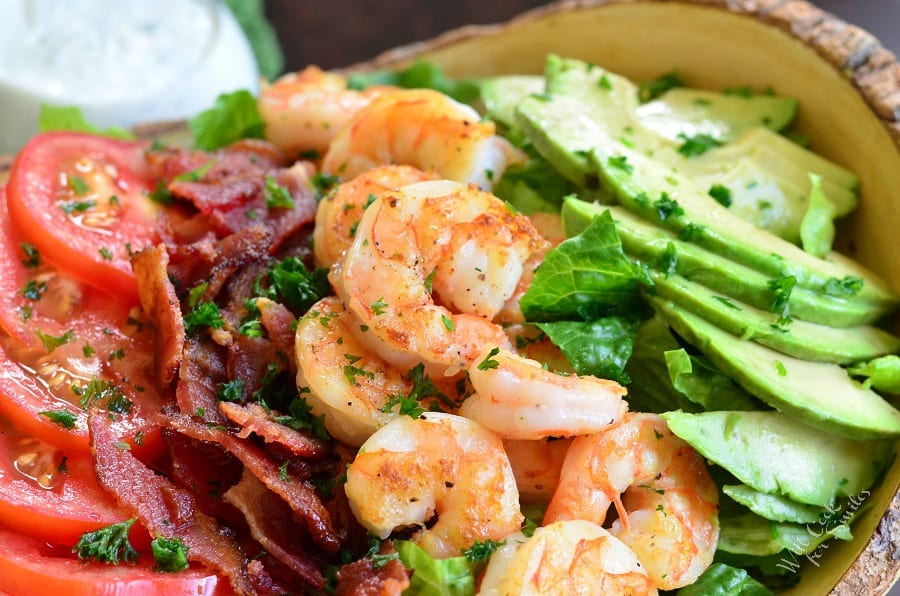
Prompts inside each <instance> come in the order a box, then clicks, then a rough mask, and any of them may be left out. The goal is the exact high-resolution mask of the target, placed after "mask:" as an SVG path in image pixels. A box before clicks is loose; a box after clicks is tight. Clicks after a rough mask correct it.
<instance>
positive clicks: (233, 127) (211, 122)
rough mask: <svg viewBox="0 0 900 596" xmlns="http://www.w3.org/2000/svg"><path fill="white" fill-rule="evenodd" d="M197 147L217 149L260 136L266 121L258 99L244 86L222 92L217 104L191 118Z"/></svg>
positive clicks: (190, 126) (207, 149)
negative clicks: (261, 113) (259, 108)
mask: <svg viewBox="0 0 900 596" xmlns="http://www.w3.org/2000/svg"><path fill="white" fill-rule="evenodd" d="M188 127H189V128H190V129H191V133H192V134H193V135H194V143H195V144H196V145H197V148H198V149H202V150H204V151H214V150H215V149H219V148H220V147H224V146H225V145H228V144H230V143H233V142H235V141H239V140H241V139H247V138H254V139H261V138H262V136H263V129H264V128H265V123H264V122H263V119H262V116H260V115H259V110H258V109H257V107H256V98H255V97H253V95H252V94H251V93H250V92H249V91H246V90H244V89H242V90H240V91H234V92H233V93H223V94H221V95H219V97H217V98H216V103H215V104H213V106H212V107H211V108H209V109H207V110H204V111H202V112H200V113H199V114H197V115H196V116H194V117H193V118H191V119H190V120H188Z"/></svg>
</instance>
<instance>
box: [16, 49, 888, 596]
mask: <svg viewBox="0 0 900 596" xmlns="http://www.w3.org/2000/svg"><path fill="white" fill-rule="evenodd" d="M470 104H471V105H470ZM798 109H802V106H799V107H798V105H797V102H796V101H794V100H792V99H790V98H784V97H779V96H777V95H776V94H774V93H773V92H767V91H765V90H763V91H762V92H757V91H754V90H752V89H746V88H735V89H731V90H728V91H726V92H709V91H701V90H693V89H688V88H686V87H685V86H684V84H683V83H682V81H681V80H680V78H679V77H678V75H677V73H670V74H668V75H665V76H663V77H661V78H660V79H658V80H655V81H649V82H644V83H635V82H632V81H630V80H628V79H626V78H624V77H622V76H619V75H617V74H615V73H613V72H610V71H607V70H605V69H603V68H602V67H600V66H597V65H593V64H588V63H584V62H581V61H578V60H573V59H567V58H563V57H559V56H549V57H548V58H547V67H546V71H545V73H544V75H543V76H509V77H497V78H493V79H489V80H482V81H451V80H448V79H447V78H445V77H443V75H442V74H441V73H440V72H439V71H437V70H436V69H435V68H434V67H432V66H430V65H428V64H426V63H417V64H415V65H414V66H413V67H412V68H411V69H409V70H408V71H404V72H400V73H375V74H371V75H365V76H361V75H356V76H351V77H350V78H349V79H348V78H346V77H344V76H343V75H340V74H337V73H326V72H322V71H320V70H318V69H316V68H314V67H310V68H308V69H306V70H304V71H302V72H300V73H295V74H292V75H287V76H285V77H283V78H282V79H279V80H278V81H276V82H275V83H274V84H272V85H271V86H270V87H268V88H266V89H264V90H263V91H262V92H261V94H260V97H258V98H255V97H253V96H251V95H250V94H249V93H247V92H237V93H234V94H230V95H226V96H221V97H220V98H219V100H218V101H217V103H216V105H215V106H214V107H213V108H211V109H210V110H208V111H206V112H203V113H201V114H199V115H198V116H196V117H195V118H193V119H192V120H191V121H190V129H191V132H192V134H193V141H192V143H193V147H192V148H190V149H187V148H184V146H179V145H177V144H167V143H164V142H154V143H150V142H146V141H141V140H135V139H131V138H125V139H122V138H112V137H111V136H110V135H113V136H116V137H121V136H123V135H124V136H126V137H127V136H128V134H129V133H127V132H124V131H98V130H95V129H91V127H90V125H89V124H87V123H86V122H83V121H78V118H77V114H73V113H71V112H67V111H60V110H54V109H49V108H48V109H46V110H45V112H44V114H43V116H42V124H43V125H44V127H45V128H47V129H58V128H62V129H65V130H63V131H60V130H57V131H55V132H45V133H43V134H41V135H40V136H38V137H35V138H34V139H33V140H32V141H31V142H30V143H29V144H28V145H27V146H26V147H25V148H24V149H23V150H22V152H21V153H20V154H19V155H18V156H17V158H16V160H15V162H14V164H13V166H12V168H11V170H10V173H9V179H8V181H7V183H6V186H5V189H4V191H3V200H2V201H0V226H2V232H3V233H2V240H0V249H2V250H3V251H4V258H3V259H0V263H2V267H3V268H4V269H3V273H2V275H0V283H2V284H4V285H5V291H4V292H2V293H0V296H3V298H2V302H0V326H2V329H3V331H4V335H3V336H2V345H0V348H2V350H0V356H2V359H0V361H2V364H0V365H2V367H3V374H2V375H0V417H2V418H0V421H2V424H3V433H2V435H0V448H2V449H3V450H4V452H5V453H6V457H4V458H2V463H0V466H2V468H0V470H2V472H3V473H2V475H0V542H2V543H3V545H4V548H2V549H0V568H2V570H3V573H0V578H2V579H0V589H3V590H6V591H10V592H13V593H35V592H36V591H38V590H48V589H50V588H54V589H58V590H63V591H67V592H70V591H74V590H76V589H79V590H80V589H85V590H87V589H89V588H94V589H98V590H99V589H100V588H102V587H105V586H118V589H120V590H123V591H126V592H127V591H135V592H141V593H143V592H145V591H146V589H147V586H152V587H153V588H154V589H156V590H159V591H163V592H165V593H182V592H183V593H228V592H229V591H234V592H237V593H241V594H243V593H247V594H250V593H283V592H299V593H319V592H323V591H336V592H338V593H357V592H360V591H362V590H365V589H371V590H375V591H378V592H379V593H408V594H418V593H423V594H425V593H427V594H432V593H452V594H472V593H476V592H479V593H484V594H508V593H520V592H521V591H522V590H523V589H524V586H526V585H529V586H533V587H536V589H537V591H538V592H540V593H544V592H549V591H550V590H555V591H559V590H562V591H564V592H567V591H574V590H576V589H582V588H590V589H593V590H595V591H599V592H602V593H636V594H637V593H641V594H643V593H656V592H657V591H658V590H664V591H669V590H678V593H680V594H708V593H722V594H731V593H734V594H737V593H767V592H769V590H772V589H776V590H777V589H778V588H780V587H784V586H789V585H790V584H791V583H792V582H793V581H796V577H797V574H798V572H801V571H802V568H803V563H802V561H803V560H805V559H809V560H811V561H812V560H814V559H815V557H817V556H818V555H819V554H820V553H821V552H822V550H823V549H825V548H828V544H829V543H828V541H830V540H847V539H849V538H851V537H852V530H853V521H854V520H855V519H856V518H857V516H858V515H859V514H860V513H861V512H862V511H864V510H865V507H866V495H868V494H870V491H871V490H872V489H873V487H875V486H876V485H877V483H878V481H879V479H880V477H881V475H882V474H883V472H884V470H885V469H886V468H887V466H888V465H889V464H890V462H891V460H892V457H893V456H894V447H895V442H896V437H897V435H898V434H900V412H898V411H897V410H896V409H895V408H894V407H893V406H892V405H891V404H890V402H889V401H888V400H886V399H885V398H884V396H885V395H892V394H897V393H900V381H898V379H900V359H898V357H897V356H896V353H897V352H898V350H900V340H898V338H896V337H895V336H893V335H892V334H890V333H888V332H887V331H885V330H883V329H881V328H880V327H878V326H877V325H876V323H877V322H878V321H879V320H882V319H883V318H884V317H885V316H886V315H887V314H889V313H890V312H891V311H892V310H893V309H894V308H895V307H896V305H897V303H898V298H897V296H896V295H895V294H894V292H893V291H892V290H891V289H890V288H889V287H888V286H887V285H886V284H885V283H884V282H883V281H882V280H879V279H878V278H877V277H876V276H875V275H874V274H872V273H871V272H869V271H867V270H865V269H864V268H862V267H861V266H860V265H858V264H857V263H855V262H853V261H851V260H850V259H848V258H846V257H842V256H840V255H838V254H836V253H833V252H832V251H831V245H832V242H833V239H834V235H835V231H834V230H835V228H834V220H835V218H838V217H841V216H844V215H846V214H847V213H849V212H850V211H852V210H853V208H854V207H855V205H856V202H857V194H858V181H857V178H856V176H855V175H854V174H853V173H852V172H850V171H848V170H846V169H844V168H843V167H841V166H839V165H838V164H834V163H832V162H829V161H827V160H825V159H824V158H822V157H819V156H817V155H816V154H815V153H813V152H811V151H809V150H808V149H806V148H805V147H804V139H803V138H802V137H801V136H800V135H797V134H795V133H794V132H792V131H791V129H790V124H791V122H792V120H793V118H794V115H795V114H796V112H797V110H798ZM73 117H74V124H73ZM73 128H74V129H78V131H77V132H73Z"/></svg>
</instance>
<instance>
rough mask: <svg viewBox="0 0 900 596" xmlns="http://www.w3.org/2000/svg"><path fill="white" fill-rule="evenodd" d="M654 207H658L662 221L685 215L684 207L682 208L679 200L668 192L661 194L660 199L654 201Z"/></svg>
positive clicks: (658, 213) (657, 210)
mask: <svg viewBox="0 0 900 596" xmlns="http://www.w3.org/2000/svg"><path fill="white" fill-rule="evenodd" d="M653 207H654V208H655V209H656V214H657V215H658V216H659V220H660V221H666V220H667V219H669V218H670V217H678V216H680V215H684V209H682V208H681V205H679V204H678V201H676V200H674V199H673V198H671V197H670V196H669V194H668V193H666V192H663V193H662V194H660V196H659V199H657V200H656V201H654V202H653Z"/></svg>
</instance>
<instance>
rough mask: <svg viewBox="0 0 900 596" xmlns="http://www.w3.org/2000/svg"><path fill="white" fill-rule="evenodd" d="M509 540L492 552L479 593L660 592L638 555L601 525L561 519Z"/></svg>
mask: <svg viewBox="0 0 900 596" xmlns="http://www.w3.org/2000/svg"><path fill="white" fill-rule="evenodd" d="M505 542H506V543H505V544H504V545H503V546H501V547H500V548H499V549H497V550H496V551H495V552H494V554H493V555H491V560H490V562H489V563H488V566H487V569H485V572H484V576H483V578H482V580H481V590H480V591H479V596H519V595H534V596H538V595H541V594H546V595H548V596H560V595H563V594H579V595H588V594H596V595H597V596H605V595H608V594H616V595H622V596H624V595H632V596H638V595H640V596H643V595H655V594H656V589H655V588H654V587H653V583H652V582H651V580H650V578H649V577H647V572H646V571H645V570H644V568H643V567H642V566H641V563H640V561H639V560H638V558H637V556H635V554H634V553H633V552H632V551H631V550H630V549H629V548H628V547H627V546H626V545H624V544H623V543H622V542H621V541H620V540H618V539H617V538H616V537H615V536H613V535H612V534H610V533H609V532H607V531H606V530H604V529H603V528H601V527H600V526H598V525H597V524H594V523H591V522H587V521H581V520H573V521H561V522H556V523H554V524H550V525H548V526H545V527H542V528H538V529H537V530H535V532H534V535H533V536H532V537H531V538H526V537H525V536H524V535H522V533H521V532H517V533H515V534H512V535H511V536H509V537H507V539H506V541H505Z"/></svg>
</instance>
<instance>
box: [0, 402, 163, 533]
mask: <svg viewBox="0 0 900 596" xmlns="http://www.w3.org/2000/svg"><path fill="white" fill-rule="evenodd" d="M0 431H2V434H0V524H2V525H5V526H7V527H8V528H10V529H12V530H16V531H18V532H21V533H23V534H27V535H29V536H33V537H35V538H40V539H42V540H46V541H48V542H51V543H54V544H66V545H74V544H75V543H76V542H78V539H79V538H80V537H81V535H82V534H84V533H85V532H92V531H94V530H98V529H100V528H102V527H105V526H108V525H110V524H115V523H118V522H121V521H124V520H126V519H128V518H129V517H130V516H129V515H128V512H127V511H126V510H124V509H122V508H121V507H119V506H118V505H117V504H116V502H115V499H113V497H112V496H111V495H110V494H109V493H107V492H106V491H104V490H103V489H102V488H101V487H100V485H99V484H98V483H97V478H96V474H95V473H94V467H93V463H92V461H91V459H90V458H89V457H87V456H84V455H76V454H69V455H66V454H64V453H63V452H62V451H61V450H59V449H57V448H55V447H53V446H51V445H48V444H47V443H45V442H43V441H41V440H39V439H35V438H34V437H29V436H28V435H24V434H22V433H20V432H18V431H17V430H15V429H13V428H12V425H10V424H9V423H8V422H6V421H4V420H2V419H0ZM131 539H132V543H133V544H134V545H135V546H136V547H137V546H139V545H145V544H149V540H150V537H149V535H148V534H147V531H146V530H145V529H143V528H142V527H140V526H139V525H138V524H134V525H133V526H132V529H131Z"/></svg>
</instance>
